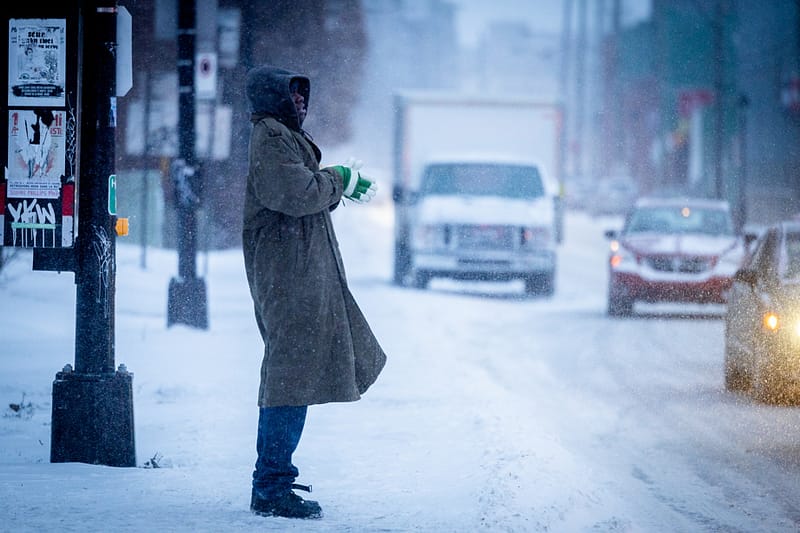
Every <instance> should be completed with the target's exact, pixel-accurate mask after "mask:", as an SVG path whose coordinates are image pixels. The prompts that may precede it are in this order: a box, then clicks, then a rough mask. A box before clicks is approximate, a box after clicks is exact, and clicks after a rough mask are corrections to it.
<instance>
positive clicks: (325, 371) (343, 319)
mask: <svg viewBox="0 0 800 533" xmlns="http://www.w3.org/2000/svg"><path fill="white" fill-rule="evenodd" d="M246 90H247V98H248V101H249V104H250V110H251V112H252V116H251V122H252V123H253V129H252V131H251V135H250V155H249V171H248V175H247V191H246V196H245V204H244V226H243V233H242V238H243V243H242V247H243V252H244V260H245V270H246V272H247V281H248V283H249V285H250V294H251V295H252V297H253V303H254V307H255V315H256V322H257V323H258V328H259V330H260V332H261V337H262V338H263V340H264V359H263V362H262V364H261V385H260V387H259V400H258V404H259V419H258V439H257V443H256V447H257V451H258V459H257V460H256V465H255V471H254V472H253V489H252V496H251V500H250V509H251V510H252V511H253V512H254V513H256V514H260V515H264V516H283V517H290V518H319V517H320V516H321V515H322V511H321V509H320V506H319V504H317V502H314V501H310V500H304V499H303V498H301V497H300V496H298V495H297V494H295V493H294V492H293V491H292V489H293V488H294V489H301V490H306V491H309V492H310V487H306V486H303V485H297V484H295V483H294V481H295V479H296V478H297V475H298V470H297V468H296V467H295V466H294V465H293V464H292V454H293V453H294V451H295V449H296V448H297V444H298V442H299V440H300V436H301V434H302V431H303V426H304V424H305V419H306V412H307V407H308V406H309V405H313V404H321V403H327V402H349V401H355V400H358V399H359V398H360V397H361V394H363V393H364V392H365V391H366V390H367V388H368V387H369V386H370V385H372V383H374V382H375V380H376V379H377V377H378V374H379V373H380V372H381V370H382V369H383V366H384V364H385V362H386V355H385V354H384V352H383V350H382V349H381V347H380V345H379V344H378V341H377V340H376V339H375V337H374V335H373V334H372V331H371V329H370V327H369V325H368V324H367V321H366V319H365V318H364V315H363V314H362V313H361V310H360V309H359V308H358V305H357V304H356V302H355V300H354V299H353V296H352V294H351V293H350V290H349V289H348V287H347V280H346V278H345V272H344V266H343V264H342V258H341V255H340V253H339V245H338V242H337V240H336V235H335V233H334V231H333V224H332V220H331V215H330V211H332V210H333V209H335V208H336V206H338V204H339V202H340V201H342V198H343V197H344V198H349V199H351V200H353V201H355V202H366V201H369V200H370V199H371V198H372V196H373V195H374V191H375V186H374V184H373V182H372V181H371V180H370V179H369V178H367V177H365V176H363V175H361V174H360V173H359V172H358V169H357V167H356V166H355V165H350V166H345V165H342V166H334V167H328V168H323V169H320V167H319V162H320V160H321V157H322V155H321V152H320V150H319V148H317V146H316V145H315V144H314V143H313V141H312V140H311V137H310V136H309V135H308V134H307V133H306V132H305V131H303V129H302V125H303V120H304V119H305V117H306V111H307V107H306V106H307V105H308V98H309V93H310V82H309V79H308V78H307V77H305V76H302V75H299V74H296V73H293V72H289V71H287V70H284V69H280V68H276V67H272V66H262V67H258V68H255V69H253V70H251V71H250V72H249V73H248V75H247V80H246Z"/></svg>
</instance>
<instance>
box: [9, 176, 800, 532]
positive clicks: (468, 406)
mask: <svg viewBox="0 0 800 533" xmlns="http://www.w3.org/2000/svg"><path fill="white" fill-rule="evenodd" d="M383 194H386V192H385V191H383ZM379 200H380V198H379ZM334 215H335V216H334V220H335V223H336V225H337V232H338V235H339V239H340V241H341V246H342V252H343V256H344V259H345V263H346V267H347V270H348V277H349V280H350V283H351V287H352V290H353V293H354V294H355V296H356V298H357V300H358V301H359V303H360V305H361V307H362V309H363V311H364V313H365V315H366V316H367V318H368V319H369V321H370V323H371V325H372V326H373V329H374V330H375V333H376V335H377V337H378V338H379V339H380V340H381V343H382V345H383V346H384V348H385V350H386V352H387V354H388V356H389V361H388V363H387V366H386V368H385V370H384V372H383V374H382V375H381V376H380V378H379V379H378V381H377V383H376V384H375V385H374V387H373V388H372V389H371V390H369V391H368V392H367V394H366V395H365V396H364V398H363V399H362V400H361V401H360V402H356V403H352V404H332V405H323V406H313V407H311V408H310V410H309V417H308V422H307V425H306V430H305V433H304V436H303V438H302V440H301V442H300V446H299V449H298V451H297V453H296V456H295V463H296V464H297V465H298V467H299V468H300V472H301V474H300V478H299V480H298V482H300V483H305V484H309V483H310V484H313V486H314V492H313V493H312V494H311V495H310V496H309V497H310V498H312V499H316V500H318V501H319V502H320V504H321V505H322V507H323V511H324V517H323V518H322V519H321V520H319V521H313V522H297V521H291V520H287V519H276V518H262V517H257V516H254V515H252V514H251V513H250V512H249V510H248V504H249V495H250V476H251V472H252V467H253V462H254V460H255V450H254V447H255V430H256V420H257V414H258V413H257V407H256V393H257V388H258V371H259V365H260V360H261V354H262V346H261V340H260V338H259V335H258V331H257V328H256V325H255V322H254V320H253V317H252V305H251V301H250V297H249V294H248V290H247V284H246V281H245V277H244V270H243V267H242V260H241V252H240V251H239V250H230V251H224V252H213V253H211V254H209V256H208V257H207V262H206V258H205V257H201V258H200V261H199V264H200V265H201V274H202V275H203V277H204V278H205V280H206V283H207V287H208V302H209V311H210V320H209V322H210V328H209V329H208V330H206V331H201V330H195V329H192V328H188V327H185V326H174V327H172V328H167V327H166V316H165V315H166V297H167V287H168V284H169V280H170V278H171V277H173V276H174V275H175V274H176V272H177V257H176V254H175V252H172V251H162V250H153V249H151V250H149V251H148V255H147V258H148V265H147V268H146V269H144V270H143V269H141V268H140V266H139V257H140V256H139V254H140V250H139V248H138V247H136V246H133V245H130V244H125V241H124V239H119V240H118V254H117V298H116V310H117V318H116V361H117V363H124V364H126V365H127V367H128V369H129V370H130V371H131V372H133V373H134V381H133V385H134V410H135V421H136V425H135V431H136V452H137V465H138V467H137V468H112V467H106V466H95V465H87V464H76V463H71V464H51V463H50V462H49V453H50V409H51V386H52V382H53V378H54V376H55V373H56V372H57V371H59V370H60V369H61V368H62V367H63V366H64V365H65V364H66V363H72V362H73V361H74V320H75V318H74V315H75V312H74V306H75V286H74V283H73V276H72V274H56V273H48V272H32V271H31V265H30V255H29V254H27V255H26V254H25V253H22V254H20V255H19V256H18V257H17V259H15V260H14V261H13V262H12V263H11V264H9V265H7V267H6V268H5V269H4V270H3V271H2V272H1V273H0V316H2V321H0V531H9V532H11V531H13V532H17V531H256V530H259V531H260V530H268V531H341V532H346V531H347V532H350V531H352V532H362V531H403V532H404V531H437V532H442V531H453V532H466V531H481V530H485V531H567V532H572V531H665V532H667V531H669V532H672V531H771V532H774V531H797V530H798V529H800V498H799V497H798V496H799V495H800V489H798V487H799V486H800V485H799V484H798V483H797V480H798V479H800V478H799V477H798V474H800V412H798V409H797V408H774V407H768V406H761V405H758V404H754V403H753V402H751V401H750V400H749V399H747V398H745V397H739V396H736V395H731V394H728V393H726V392H725V391H724V390H723V388H722V378H721V360H722V344H721V343H722V330H723V326H722V321H721V320H719V316H720V315H719V313H720V310H719V309H715V308H712V309H710V310H709V309H705V308H703V309H694V308H686V307H681V308H679V309H678V310H677V311H676V310H674V309H672V308H669V307H667V308H663V307H658V306H656V307H639V308H638V311H640V313H642V314H640V315H639V316H637V317H634V318H631V319H624V320H611V319H609V318H607V317H606V316H605V314H604V309H605V288H606V287H605V283H606V278H605V276H606V273H605V269H604V257H605V250H606V242H605V241H604V240H603V237H602V230H603V229H605V227H608V226H613V225H614V224H616V223H617V222H618V221H617V220H615V219H599V220H597V219H591V218H589V217H587V216H585V215H583V214H581V213H570V214H569V216H568V218H567V225H566V231H565V242H564V244H563V245H562V246H561V247H560V250H559V271H558V282H557V287H556V294H555V295H554V296H553V297H552V298H536V297H534V298H525V297H523V295H522V287H521V285H517V284H515V283H506V284H490V283H485V284H481V283H457V282H449V281H445V280H434V281H433V283H432V285H431V288H430V289H429V290H427V291H416V290H411V289H403V288H398V287H395V286H393V285H391V284H390V282H389V280H390V278H391V257H392V209H391V206H390V204H388V203H387V202H385V201H377V202H375V204H374V205H366V206H359V205H355V204H348V205H346V206H344V207H341V208H340V209H338V210H337V211H336V212H335V213H334ZM687 313H688V314H689V315H690V316H688V317H687ZM11 403H15V404H21V409H20V410H18V411H14V410H12V409H10V408H9V407H8V406H9V404H11ZM153 463H156V464H157V465H158V466H159V468H152V467H148V466H150V465H152V464H153Z"/></svg>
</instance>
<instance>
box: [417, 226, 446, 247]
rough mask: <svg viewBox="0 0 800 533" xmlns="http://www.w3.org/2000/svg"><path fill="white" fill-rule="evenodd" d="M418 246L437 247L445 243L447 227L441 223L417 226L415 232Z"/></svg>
mask: <svg viewBox="0 0 800 533" xmlns="http://www.w3.org/2000/svg"><path fill="white" fill-rule="evenodd" d="M413 241H414V246H415V247H416V248H437V247H441V246H444V244H445V228H444V226H441V225H436V224H426V225H422V226H416V227H415V228H414V233H413Z"/></svg>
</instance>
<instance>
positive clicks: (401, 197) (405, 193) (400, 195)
mask: <svg viewBox="0 0 800 533" xmlns="http://www.w3.org/2000/svg"><path fill="white" fill-rule="evenodd" d="M418 199H419V193H418V192H416V191H411V190H409V189H406V188H405V187H403V186H402V185H395V186H393V187H392V200H394V202H395V203H398V204H410V205H414V204H415V203H417V200H418Z"/></svg>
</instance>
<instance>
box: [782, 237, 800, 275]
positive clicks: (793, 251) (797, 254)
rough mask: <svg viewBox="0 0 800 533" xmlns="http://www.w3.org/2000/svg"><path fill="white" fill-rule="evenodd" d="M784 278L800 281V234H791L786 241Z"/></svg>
mask: <svg viewBox="0 0 800 533" xmlns="http://www.w3.org/2000/svg"><path fill="white" fill-rule="evenodd" d="M783 246H784V252H785V253H784V257H785V258H786V262H785V264H784V267H783V278H784V279H789V280H795V281H800V232H789V233H787V234H786V238H785V239H784V245H783Z"/></svg>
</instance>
